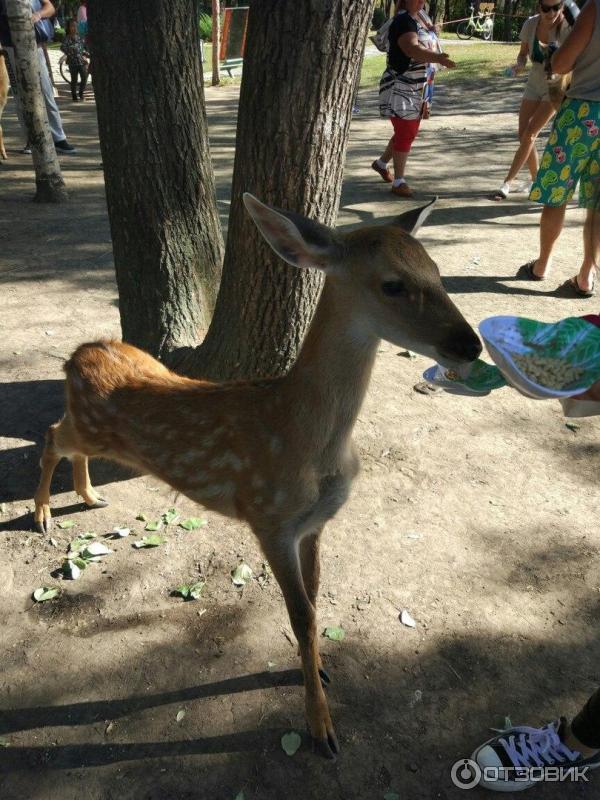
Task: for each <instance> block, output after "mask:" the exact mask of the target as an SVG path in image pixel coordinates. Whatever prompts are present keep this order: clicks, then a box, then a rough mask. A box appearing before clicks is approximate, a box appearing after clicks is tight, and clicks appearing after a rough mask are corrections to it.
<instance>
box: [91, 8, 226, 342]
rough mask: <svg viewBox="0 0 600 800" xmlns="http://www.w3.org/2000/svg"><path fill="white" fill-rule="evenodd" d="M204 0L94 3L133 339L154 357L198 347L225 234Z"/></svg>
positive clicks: (103, 130) (103, 120)
mask: <svg viewBox="0 0 600 800" xmlns="http://www.w3.org/2000/svg"><path fill="white" fill-rule="evenodd" d="M197 20H198V8H197V3H196V0H172V2H170V3H165V2H163V1H162V0H127V2H123V0H90V2H89V25H90V39H91V49H92V65H93V70H94V90H95V93H96V100H97V107H98V123H99V132H100V144H101V148H102V157H103V162H104V174H105V185H106V197H107V203H108V211H109V219H110V225H111V231H112V240H113V250H114V259H115V268H116V274H117V284H118V287H119V302H120V313H121V325H122V331H123V339H124V340H125V341H127V342H131V343H132V344H135V345H137V346H138V347H141V348H143V349H145V350H147V351H149V352H150V353H152V354H153V355H155V356H158V357H163V356H165V355H166V354H167V353H168V352H169V351H170V350H171V349H172V348H174V347H180V346H184V345H191V344H196V343H197V342H198V341H199V337H201V335H202V333H203V332H204V331H205V330H206V328H207V327H208V323H209V321H210V317H211V314H212V311H213V308H214V303H215V299H216V294H217V291H218V284H219V277H220V269H221V262H222V253H223V240H222V234H221V229H220V225H219V219H218V215H217V206H216V195H215V186H214V177H213V172H212V166H211V161H210V153H209V146H208V133H207V124H206V113H205V107H204V87H203V74H202V60H201V53H200V40H199V37H198V28H197Z"/></svg>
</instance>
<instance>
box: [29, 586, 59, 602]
mask: <svg viewBox="0 0 600 800" xmlns="http://www.w3.org/2000/svg"><path fill="white" fill-rule="evenodd" d="M59 593H60V592H59V589H54V588H53V587H51V586H40V587H39V589H36V590H35V592H34V593H33V599H34V600H35V602H36V603H45V602H46V600H52V599H53V598H55V597H57V596H58V594H59Z"/></svg>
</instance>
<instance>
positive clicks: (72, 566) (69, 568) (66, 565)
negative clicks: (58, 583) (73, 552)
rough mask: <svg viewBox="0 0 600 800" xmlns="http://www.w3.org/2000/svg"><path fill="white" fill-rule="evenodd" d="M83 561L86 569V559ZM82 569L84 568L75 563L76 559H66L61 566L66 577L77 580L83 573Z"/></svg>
mask: <svg viewBox="0 0 600 800" xmlns="http://www.w3.org/2000/svg"><path fill="white" fill-rule="evenodd" d="M81 560H83V559H80V561H81ZM83 563H84V566H83V569H85V561H84V562H83ZM81 569H82V568H81V567H80V566H79V565H78V564H76V563H75V560H73V561H71V560H70V559H68V560H67V561H64V562H63V565H62V567H61V570H62V574H63V575H64V576H65V578H68V579H69V580H72V581H76V580H77V579H78V578H79V576H80V575H81Z"/></svg>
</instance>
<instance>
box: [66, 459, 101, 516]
mask: <svg viewBox="0 0 600 800" xmlns="http://www.w3.org/2000/svg"><path fill="white" fill-rule="evenodd" d="M71 461H72V462H73V486H74V489H75V491H76V493H77V494H78V495H79V496H80V497H81V498H83V502H84V503H85V504H86V506H87V507H88V508H105V507H106V506H107V505H108V503H107V502H106V500H105V499H104V498H103V497H100V496H99V495H98V494H97V493H96V490H95V489H94V487H93V486H92V482H91V481H90V474H89V472H88V458H87V456H82V455H79V454H77V455H74V456H72V457H71Z"/></svg>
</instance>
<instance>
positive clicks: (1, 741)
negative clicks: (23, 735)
mask: <svg viewBox="0 0 600 800" xmlns="http://www.w3.org/2000/svg"><path fill="white" fill-rule="evenodd" d="M0 747H10V742H9V741H8V739H5V738H4V736H0Z"/></svg>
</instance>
